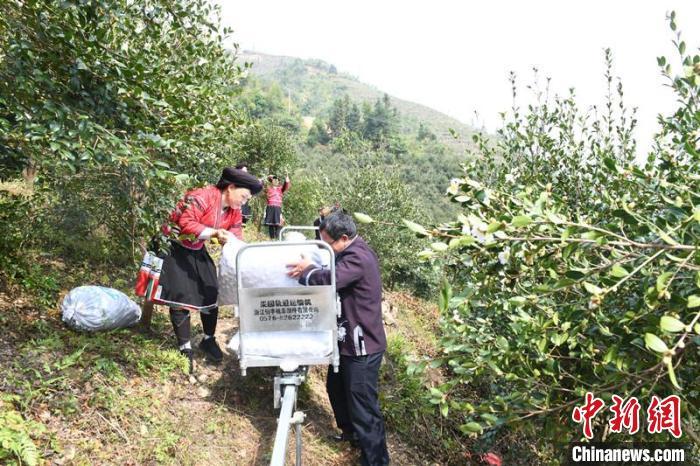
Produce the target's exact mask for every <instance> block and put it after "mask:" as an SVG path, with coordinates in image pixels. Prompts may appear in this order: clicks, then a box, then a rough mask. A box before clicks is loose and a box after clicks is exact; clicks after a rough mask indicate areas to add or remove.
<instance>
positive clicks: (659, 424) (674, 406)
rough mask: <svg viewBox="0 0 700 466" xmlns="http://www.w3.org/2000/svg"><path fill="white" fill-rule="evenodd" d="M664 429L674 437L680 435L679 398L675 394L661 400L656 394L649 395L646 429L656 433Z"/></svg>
mask: <svg viewBox="0 0 700 466" xmlns="http://www.w3.org/2000/svg"><path fill="white" fill-rule="evenodd" d="M664 430H667V431H669V432H670V433H671V435H673V436H674V437H675V438H679V437H680V436H681V433H682V431H681V399H680V398H679V397H678V396H677V395H670V396H667V397H666V398H664V399H663V400H660V399H659V397H658V396H656V395H654V396H652V397H651V404H650V405H649V408H648V409H647V431H648V432H649V433H650V434H657V433H661V432H663V431H664Z"/></svg>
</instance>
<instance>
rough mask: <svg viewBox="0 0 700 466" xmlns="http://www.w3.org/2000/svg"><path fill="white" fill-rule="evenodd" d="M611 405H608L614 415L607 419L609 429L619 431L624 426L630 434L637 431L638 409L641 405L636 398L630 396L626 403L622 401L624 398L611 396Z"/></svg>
mask: <svg viewBox="0 0 700 466" xmlns="http://www.w3.org/2000/svg"><path fill="white" fill-rule="evenodd" d="M612 399H613V403H614V404H613V406H611V407H610V411H612V412H613V413H614V414H615V416H614V417H613V418H612V419H610V421H608V424H609V425H610V431H611V432H616V433H618V434H619V433H620V432H622V429H623V428H625V429H627V430H628V431H629V433H630V434H631V435H633V434H636V433H637V432H638V431H639V410H640V408H641V405H640V404H639V401H637V398H635V397H632V398H630V399H629V400H628V401H627V403H624V404H623V403H622V402H623V401H624V400H623V399H622V398H620V397H619V396H617V395H613V396H612Z"/></svg>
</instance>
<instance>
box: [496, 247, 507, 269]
mask: <svg viewBox="0 0 700 466" xmlns="http://www.w3.org/2000/svg"><path fill="white" fill-rule="evenodd" d="M509 259H510V248H509V247H506V248H505V249H504V250H503V251H501V252H499V253H498V262H500V263H501V264H502V265H506V263H507V262H508V260H509Z"/></svg>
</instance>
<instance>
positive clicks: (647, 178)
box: [412, 17, 700, 448]
mask: <svg viewBox="0 0 700 466" xmlns="http://www.w3.org/2000/svg"><path fill="white" fill-rule="evenodd" d="M671 22H672V24H673V23H674V20H673V17H671ZM674 29H675V27H674ZM674 43H675V44H676V46H677V48H678V51H679V55H680V61H681V63H682V66H683V68H682V69H683V74H682V75H680V76H675V75H673V74H672V73H671V71H670V68H666V67H665V58H664V59H659V60H660V64H661V66H662V70H663V72H664V74H665V75H666V76H667V77H668V78H669V80H670V84H671V87H672V88H673V89H674V90H675V91H676V93H677V96H678V100H679V103H680V104H679V108H678V109H677V110H676V112H675V113H673V114H672V115H670V116H667V117H664V118H663V119H662V120H661V121H662V131H661V133H660V134H659V135H658V136H657V138H656V141H657V143H656V147H655V149H654V151H653V153H652V154H651V155H650V157H649V159H648V161H647V162H646V163H644V164H638V163H635V160H634V151H635V144H634V140H633V139H632V137H631V133H632V129H633V128H634V124H635V122H634V118H633V113H632V116H631V117H630V113H629V112H628V111H627V110H626V109H625V106H624V105H623V103H622V96H623V94H622V87H621V85H618V86H616V87H617V93H616V94H615V93H613V92H612V89H613V87H614V86H613V80H612V78H611V73H610V65H611V58H610V54H609V52H606V62H607V64H608V72H607V73H606V79H607V82H608V85H609V87H610V88H611V92H609V94H608V96H607V97H608V98H607V101H606V105H605V109H606V110H605V111H603V112H601V113H599V114H598V115H597V118H592V117H588V118H586V117H585V116H584V115H582V113H581V111H580V110H578V109H577V107H576V104H575V100H574V97H573V94H571V95H569V96H567V97H566V98H554V100H553V101H550V100H547V99H541V100H538V101H537V102H535V103H534V104H531V105H529V106H528V109H527V111H522V112H521V110H520V109H519V108H518V107H514V109H513V113H512V115H510V116H509V117H508V118H507V119H506V121H505V125H504V128H503V129H502V130H501V131H500V132H499V136H500V137H499V139H498V140H496V141H487V140H486V139H484V138H481V137H477V138H476V142H477V143H479V147H480V152H479V154H478V158H474V159H472V160H470V161H469V162H468V163H467V164H466V165H465V167H464V173H463V175H462V177H461V178H459V179H455V180H454V182H453V183H452V184H451V186H450V188H449V190H448V191H449V192H450V195H451V197H452V200H453V201H454V202H455V203H456V204H458V205H460V206H461V208H462V209H463V211H462V213H461V214H460V215H458V217H457V219H456V220H455V221H453V222H450V223H447V224H443V225H441V226H440V227H438V229H435V230H432V231H426V232H425V236H429V237H432V238H433V239H434V241H436V242H435V243H433V245H432V246H431V248H430V249H426V250H425V251H423V252H422V253H421V256H422V257H424V258H426V259H427V258H431V257H436V256H440V257H441V258H442V259H443V260H444V270H445V273H446V276H447V277H448V280H447V281H446V282H445V284H444V285H443V287H442V291H441V294H440V299H439V301H440V309H441V312H442V328H443V339H442V342H441V346H442V351H443V353H444V357H441V358H439V363H441V364H442V367H444V369H445V370H447V371H448V373H449V374H450V380H449V381H447V382H446V383H445V384H443V385H442V386H440V387H437V388H436V389H434V390H436V391H435V393H434V395H435V399H436V401H437V404H439V405H440V406H441V408H443V407H449V410H450V413H452V414H450V415H451V416H454V419H455V421H456V422H459V423H461V424H462V428H463V431H464V433H465V434H467V435H475V434H476V433H480V432H482V430H483V431H485V432H486V433H485V435H489V433H490V432H494V431H500V430H501V429H503V428H504V427H505V426H506V425H513V426H515V427H516V428H520V429H522V430H523V432H525V433H530V434H534V433H536V432H539V434H540V439H541V447H543V448H545V447H546V446H547V445H548V444H549V443H551V441H552V439H556V438H566V439H572V438H573V439H576V438H579V437H581V436H582V433H581V426H579V425H576V424H574V423H573V422H572V421H571V411H572V409H573V406H574V405H575V404H581V403H582V399H583V395H584V393H585V392H586V391H590V392H593V393H595V395H596V396H598V397H601V398H603V399H604V400H605V401H606V403H607V404H608V407H609V406H610V405H611V401H610V398H611V396H612V395H613V394H617V395H619V396H622V397H623V398H627V397H630V396H637V397H639V399H640V402H641V403H642V406H643V407H644V408H646V406H648V403H649V402H650V401H651V400H650V397H651V395H652V394H655V395H658V396H660V397H665V396H667V395H669V394H677V395H679V396H680V397H681V400H682V410H681V416H682V418H683V423H684V426H685V428H684V435H685V436H686V437H685V439H686V440H687V441H690V440H691V439H692V440H693V441H695V442H697V440H698V439H697V435H696V434H695V432H697V431H698V428H699V427H700V416H699V412H698V409H697V406H698V405H699V404H700V398H699V396H700V394H699V393H698V391H697V389H696V385H697V384H696V381H697V379H698V374H699V371H700V366H699V365H698V363H697V361H698V355H700V352H699V351H700V350H699V348H700V336H699V335H700V325H697V324H698V322H699V321H700V313H699V312H698V310H697V307H698V306H700V298H698V295H700V281H699V280H698V277H700V275H699V272H698V271H699V270H700V259H699V258H698V256H697V249H698V246H699V245H700V227H699V226H698V225H699V223H698V221H700V215H699V214H698V208H697V205H698V203H700V197H699V194H698V193H700V186H699V185H698V182H699V180H700V173H698V167H700V159H699V158H698V157H699V156H698V154H700V152H699V151H698V138H697V134H698V128H700V111H698V109H699V108H700V99H699V95H700V78H699V76H700V66H697V64H698V63H700V57H698V56H692V57H691V56H688V55H686V54H685V53H684V51H683V50H681V49H682V48H683V47H681V46H680V45H679V44H680V43H681V41H680V37H678V38H677V41H675V42H674ZM661 62H663V63H661ZM514 88H515V86H514ZM534 88H535V89H537V86H534ZM542 95H543V94H539V96H542ZM412 228H413V230H414V231H416V230H418V229H419V226H415V225H412ZM420 228H422V227H420ZM466 383H469V384H479V385H482V386H483V387H485V392H484V393H483V397H481V399H475V398H473V397H469V396H465V395H464V394H463V393H462V392H461V389H462V387H463V386H464V384H466ZM606 410H608V408H606ZM608 418H609V410H608V411H607V412H606V413H604V414H603V413H601V415H599V416H598V417H597V418H596V422H595V424H594V429H595V435H596V438H597V439H599V438H601V436H603V435H604V434H603V432H604V431H605V430H606V429H605V423H606V422H607V420H608ZM639 435H641V436H642V437H645V438H650V439H651V438H653V439H654V440H655V441H662V440H663V439H665V438H667V437H668V438H669V439H670V436H667V435H666V434H660V435H655V436H646V435H645V434H643V433H640V434H637V436H639ZM608 438H609V439H613V440H614V439H620V440H622V439H623V438H625V439H626V438H627V437H626V436H624V435H620V436H616V435H615V434H611V435H610V436H608Z"/></svg>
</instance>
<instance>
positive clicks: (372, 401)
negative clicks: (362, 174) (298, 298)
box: [289, 211, 389, 466]
mask: <svg viewBox="0 0 700 466" xmlns="http://www.w3.org/2000/svg"><path fill="white" fill-rule="evenodd" d="M320 232H321V238H322V239H323V241H325V242H326V243H328V244H329V245H330V247H331V248H332V249H333V251H334V252H335V284H336V289H337V291H338V294H339V295H340V301H341V308H342V312H341V316H340V318H339V319H338V345H339V348H340V371H339V372H338V373H337V374H336V373H334V372H333V370H332V369H331V368H330V367H329V368H328V369H329V370H328V379H327V381H326V389H327V391H328V398H329V399H330V402H331V406H332V408H333V414H334V415H335V420H336V423H337V424H338V427H339V428H340V429H341V430H342V434H340V435H336V436H333V438H334V439H335V440H339V441H343V440H347V441H350V442H352V443H353V444H355V443H357V444H358V445H359V447H360V449H361V450H362V458H361V459H362V464H363V465H371V466H375V465H386V464H389V452H388V450H387V447H386V433H385V429H384V419H383V417H382V413H381V411H380V409H379V396H378V382H379V366H380V365H381V363H382V357H383V355H384V351H385V350H386V334H385V333H384V323H383V322H382V279H381V275H380V272H379V261H378V259H377V255H376V254H375V252H374V251H373V250H372V249H371V248H370V247H369V246H368V245H367V243H366V242H365V240H363V239H362V238H361V237H360V236H358V235H357V227H356V225H355V222H354V221H353V219H352V217H351V216H350V215H348V214H346V213H344V212H342V211H336V212H333V213H332V214H330V215H328V216H327V217H326V218H324V219H323V222H322V223H321V226H320ZM289 267H290V269H291V270H290V271H289V275H290V276H292V277H298V278H299V283H301V284H303V285H307V286H309V285H311V286H313V285H329V284H330V283H331V274H330V270H328V269H323V268H319V267H318V266H316V265H314V264H313V263H312V262H311V261H310V260H309V259H308V258H303V259H302V260H301V261H299V262H298V263H295V264H289Z"/></svg>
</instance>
